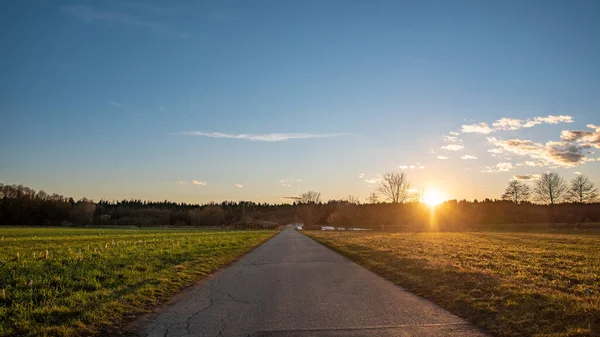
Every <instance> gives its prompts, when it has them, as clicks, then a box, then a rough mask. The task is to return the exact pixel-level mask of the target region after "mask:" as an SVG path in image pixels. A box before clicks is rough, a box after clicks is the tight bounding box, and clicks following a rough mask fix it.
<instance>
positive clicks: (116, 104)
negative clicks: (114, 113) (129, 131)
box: [107, 101, 124, 108]
mask: <svg viewBox="0 0 600 337" xmlns="http://www.w3.org/2000/svg"><path fill="white" fill-rule="evenodd" d="M107 103H108V104H110V105H112V106H115V107H117V108H122V107H123V106H124V104H123V103H119V102H117V101H108V102H107Z"/></svg>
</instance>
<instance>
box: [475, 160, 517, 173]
mask: <svg viewBox="0 0 600 337" xmlns="http://www.w3.org/2000/svg"><path fill="white" fill-rule="evenodd" d="M513 168H514V166H513V164H512V163H508V162H501V163H498V164H496V165H494V166H486V167H485V168H483V170H481V172H486V173H492V172H508V171H510V170H512V169H513Z"/></svg>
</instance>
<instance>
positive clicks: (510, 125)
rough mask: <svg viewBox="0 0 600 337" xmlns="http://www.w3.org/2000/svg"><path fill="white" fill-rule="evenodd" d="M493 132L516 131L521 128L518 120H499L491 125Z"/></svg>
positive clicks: (521, 125)
mask: <svg viewBox="0 0 600 337" xmlns="http://www.w3.org/2000/svg"><path fill="white" fill-rule="evenodd" d="M492 126H493V127H494V129H495V130H518V129H520V128H522V127H523V124H522V122H521V120H520V119H514V118H500V119H499V120H497V121H495V122H494V123H492Z"/></svg>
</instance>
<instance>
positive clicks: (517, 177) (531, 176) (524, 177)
mask: <svg viewBox="0 0 600 337" xmlns="http://www.w3.org/2000/svg"><path fill="white" fill-rule="evenodd" d="M539 177H540V175H539V174H515V175H514V176H513V179H514V180H535V179H538V178H539Z"/></svg>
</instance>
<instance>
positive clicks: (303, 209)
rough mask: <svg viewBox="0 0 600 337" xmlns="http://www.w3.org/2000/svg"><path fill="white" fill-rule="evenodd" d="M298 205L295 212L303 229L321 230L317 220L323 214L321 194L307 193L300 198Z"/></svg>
mask: <svg viewBox="0 0 600 337" xmlns="http://www.w3.org/2000/svg"><path fill="white" fill-rule="evenodd" d="M299 201H300V203H299V205H298V206H297V207H298V208H297V212H298V215H299V216H300V219H301V220H302V224H303V225H302V228H303V229H317V230H318V229H321V226H320V225H319V220H320V218H321V215H322V213H323V209H322V207H321V205H320V203H321V193H319V192H315V191H308V192H306V193H302V195H301V196H300V200H299Z"/></svg>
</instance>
